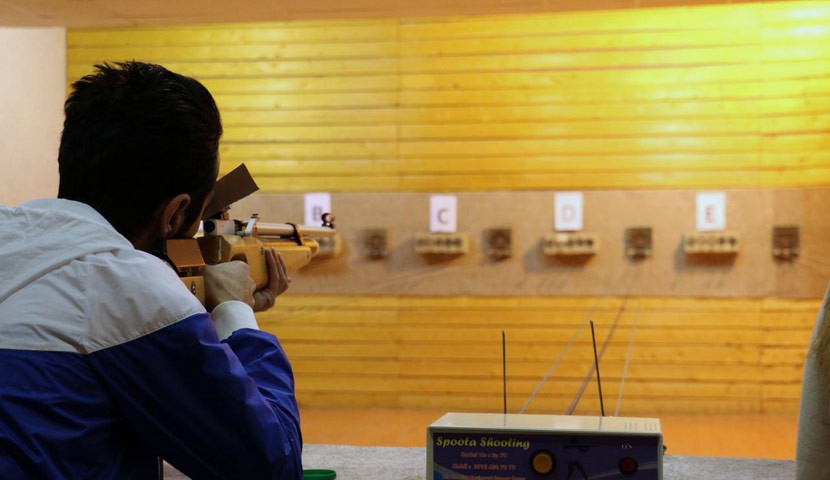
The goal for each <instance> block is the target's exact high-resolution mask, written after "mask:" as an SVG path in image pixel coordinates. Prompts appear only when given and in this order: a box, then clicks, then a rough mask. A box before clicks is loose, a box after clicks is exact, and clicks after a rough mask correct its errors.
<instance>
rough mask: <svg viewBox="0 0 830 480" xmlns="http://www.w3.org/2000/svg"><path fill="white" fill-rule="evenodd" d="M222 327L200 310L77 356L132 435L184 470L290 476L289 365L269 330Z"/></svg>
mask: <svg viewBox="0 0 830 480" xmlns="http://www.w3.org/2000/svg"><path fill="white" fill-rule="evenodd" d="M246 307H247V306H246ZM217 308H218V307H217ZM250 315H251V317H253V314H252V313H250ZM254 325H255V323H254ZM217 327H218V325H217ZM228 334H229V335H230V336H229V337H228V338H227V339H226V340H224V341H220V340H219V337H218V336H217V333H216V329H215V328H214V325H213V322H212V321H211V317H210V315H208V314H207V313H200V314H195V315H192V316H190V317H188V318H185V319H184V320H181V321H179V322H176V323H174V324H172V325H169V326H167V327H164V328H162V329H160V330H157V331H155V332H153V333H150V334H147V335H144V336H142V337H139V338H137V339H135V340H132V341H130V342H127V343H124V344H121V345H117V346H113V347H109V348H106V349H103V350H100V351H97V352H94V353H91V354H89V355H88V356H87V358H88V361H89V362H90V364H91V365H92V367H93V368H94V369H95V371H96V372H97V374H98V376H99V378H100V380H101V382H102V384H103V385H104V387H105V388H106V389H107V390H108V391H109V392H110V394H111V395H112V397H113V399H114V403H115V404H116V406H117V407H118V408H119V409H120V410H121V412H122V413H123V414H124V416H125V417H126V418H127V421H128V422H129V423H130V424H131V426H132V427H133V429H134V430H135V431H136V432H137V433H138V435H139V436H140V437H141V438H142V439H143V440H144V441H145V442H146V443H147V445H148V446H150V448H152V449H153V450H154V451H155V452H158V454H159V455H160V456H161V457H162V458H164V459H165V460H167V461H168V462H170V463H171V464H172V465H173V466H174V467H176V468H178V469H179V470H181V471H182V472H183V473H185V474H186V475H188V476H191V477H193V478H199V479H201V478H211V479H213V478H217V479H219V478H222V479H230V478H245V479H260V478H262V479H266V478H267V479H284V480H291V479H300V478H301V477H302V462H301V451H302V437H301V433H300V420H299V413H298V409H297V402H296V399H295V397H294V378H293V374H292V371H291V365H290V364H289V363H288V359H287V358H286V356H285V353H284V352H283V350H282V348H281V347H280V344H279V342H278V341H277V339H276V338H275V337H274V336H273V335H271V334H269V333H265V332H262V331H259V330H256V329H252V328H239V329H234V330H233V331H230V332H228Z"/></svg>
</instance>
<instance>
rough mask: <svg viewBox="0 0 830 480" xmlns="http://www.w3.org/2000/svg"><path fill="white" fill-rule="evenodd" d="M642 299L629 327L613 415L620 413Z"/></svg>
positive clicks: (641, 311)
mask: <svg viewBox="0 0 830 480" xmlns="http://www.w3.org/2000/svg"><path fill="white" fill-rule="evenodd" d="M642 304H643V301H642V299H641V300H640V307H639V309H638V311H637V317H635V319H634V325H633V326H632V327H631V338H630V339H629V340H628V351H627V352H626V354H625V367H623V374H622V380H620V395H619V397H617V408H616V409H615V410H614V416H615V417H617V416H619V414H620V404H621V403H622V395H623V389H624V388H625V376H626V375H628V362H629V361H630V360H631V349H632V347H633V346H634V334H635V333H636V332H637V323H638V322H639V321H640V317H641V316H642V315H643V305H642Z"/></svg>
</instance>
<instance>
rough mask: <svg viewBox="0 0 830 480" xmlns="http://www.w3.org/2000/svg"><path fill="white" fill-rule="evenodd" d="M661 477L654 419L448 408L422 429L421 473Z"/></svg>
mask: <svg viewBox="0 0 830 480" xmlns="http://www.w3.org/2000/svg"><path fill="white" fill-rule="evenodd" d="M662 478H663V433H662V431H661V428H660V420H658V419H656V418H624V417H587V416H565V415H516V414H487V413H448V414H446V415H444V416H443V417H441V418H440V419H439V420H437V421H436V422H435V423H433V424H432V425H430V426H429V428H428V429H427V480H542V479H561V480H592V479H608V480H614V479H651V480H662Z"/></svg>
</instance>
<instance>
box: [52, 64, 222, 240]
mask: <svg viewBox="0 0 830 480" xmlns="http://www.w3.org/2000/svg"><path fill="white" fill-rule="evenodd" d="M95 70H96V71H95V73H92V74H90V75H87V76H85V77H83V78H81V79H80V80H78V81H77V82H75V83H73V84H72V93H71V94H70V95H69V98H68V99H67V100H66V104H65V105H64V111H65V113H66V120H65V121H64V123H63V134H62V135H61V145H60V153H59V155H58V165H59V170H60V186H59V188H58V197H59V198H66V199H69V200H76V201H79V202H83V203H86V204H88V205H90V206H92V207H93V208H95V209H96V210H97V211H98V212H99V213H101V215H103V216H104V218H106V219H107V220H108V221H109V222H110V223H111V224H112V225H113V227H115V229H116V230H118V231H119V232H120V233H121V234H123V235H125V236H128V237H129V236H132V235H135V234H137V233H138V232H140V231H141V230H142V229H144V228H146V227H147V226H148V225H149V223H150V219H151V217H152V214H153V213H154V212H155V211H156V210H157V209H158V208H159V207H160V206H161V204H162V202H164V201H165V200H168V199H170V198H172V197H174V196H175V195H178V194H180V193H187V194H190V196H191V201H190V205H189V206H188V208H187V212H186V219H185V225H189V224H192V223H193V222H195V221H196V220H197V217H198V215H199V212H200V210H201V207H202V204H203V202H204V200H205V198H206V197H207V195H208V194H209V193H210V191H211V190H212V189H213V185H214V182H215V180H216V168H217V162H218V148H219V137H220V136H221V135H222V122H221V119H220V117H219V110H218V109H217V108H216V103H215V102H214V101H213V97H212V96H211V95H210V93H209V92H208V91H207V89H206V88H205V87H204V86H203V85H202V84H201V83H199V82H198V81H196V80H194V79H192V78H189V77H185V76H182V75H179V74H176V73H173V72H171V71H169V70H167V69H166V68H164V67H161V66H159V65H153V64H148V63H140V62H134V61H133V62H124V63H116V64H114V65H112V64H108V63H104V64H102V65H95Z"/></svg>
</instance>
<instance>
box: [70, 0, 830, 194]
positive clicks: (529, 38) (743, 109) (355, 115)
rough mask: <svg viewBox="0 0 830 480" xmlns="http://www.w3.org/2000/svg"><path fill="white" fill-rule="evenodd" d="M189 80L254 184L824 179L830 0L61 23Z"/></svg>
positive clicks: (78, 47) (93, 43)
mask: <svg viewBox="0 0 830 480" xmlns="http://www.w3.org/2000/svg"><path fill="white" fill-rule="evenodd" d="M133 58H135V59H139V60H145V61H153V62H158V63H162V64H164V65H166V66H168V67H169V68H171V69H173V70H174V71H177V72H181V73H184V74H188V75H193V76H195V77H196V78H198V79H200V80H202V81H203V82H204V83H205V84H206V85H207V87H208V88H209V89H210V90H211V91H212V92H213V93H214V95H215V96H216V98H217V100H218V103H219V105H220V108H221V111H222V115H223V117H224V121H225V125H226V134H225V137H224V141H223V144H222V159H223V163H222V170H223V171H228V170H229V169H230V168H232V167H233V166H235V165H237V164H238V163H239V162H243V161H244V162H246V163H247V164H248V165H249V167H250V168H251V169H252V170H253V172H254V173H255V175H256V177H257V180H258V182H259V183H260V185H261V186H262V187H263V190H264V191H265V192H271V193H278V192H301V191H316V190H323V191H413V190H417V191H433V190H490V189H545V188H580V189H591V188H675V187H678V188H708V187H747V188H753V187H773V186H774V187H781V186H815V185H830V154H828V153H827V147H828V146H830V136H828V135H827V134H826V132H827V131H828V128H830V3H827V2H810V3H805V2H786V3H764V4H740V5H727V6H713V7H685V8H660V9H638V10H625V11H603V12H588V13H559V14H548V15H528V16H500V17H471V18H431V19H402V20H401V19H399V20H395V19H392V20H366V21H361V20H348V21H314V22H285V23H256V24H233V25H203V26H181V27H164V28H141V29H117V30H71V31H70V32H69V33H68V54H67V61H68V77H69V80H70V81H72V80H74V79H77V78H78V77H79V76H81V75H83V74H85V73H87V72H89V71H90V69H91V65H92V64H93V63H94V62H99V61H104V60H124V59H133Z"/></svg>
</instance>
